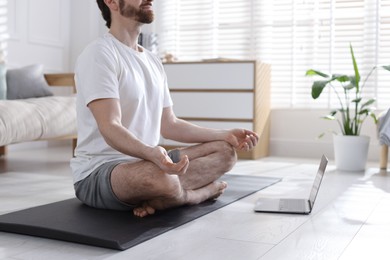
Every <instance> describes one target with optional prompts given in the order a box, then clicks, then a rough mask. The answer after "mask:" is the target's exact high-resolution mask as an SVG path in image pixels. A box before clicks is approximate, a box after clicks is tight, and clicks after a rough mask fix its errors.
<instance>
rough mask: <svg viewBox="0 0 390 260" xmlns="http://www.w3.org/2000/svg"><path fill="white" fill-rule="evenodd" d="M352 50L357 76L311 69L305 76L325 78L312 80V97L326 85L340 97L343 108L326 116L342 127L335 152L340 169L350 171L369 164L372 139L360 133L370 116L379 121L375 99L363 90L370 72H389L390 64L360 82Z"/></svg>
mask: <svg viewBox="0 0 390 260" xmlns="http://www.w3.org/2000/svg"><path fill="white" fill-rule="evenodd" d="M349 49H350V53H351V57H352V65H353V69H354V75H346V74H332V75H328V74H326V73H323V72H320V71H317V70H313V69H310V70H308V71H307V72H306V76H318V77H321V78H323V79H321V80H316V81H314V82H313V85H312V89H311V90H312V91H311V95H312V98H313V99H317V98H319V97H320V95H321V93H322V92H323V90H324V88H325V87H330V88H331V89H332V90H333V92H334V93H335V94H336V96H337V98H338V101H339V104H340V107H339V108H338V109H335V110H332V111H331V112H330V114H329V115H326V116H324V117H323V118H324V119H328V120H336V121H337V122H338V124H339V127H340V129H341V135H336V134H335V135H334V152H335V160H336V166H337V168H338V169H340V170H347V171H362V170H364V169H365V166H366V161H367V154H368V146H369V142H370V139H369V137H368V136H360V131H361V128H362V125H363V123H364V121H365V120H366V118H367V117H371V118H373V119H374V122H375V123H377V117H376V115H375V113H374V110H375V108H374V107H373V106H372V105H373V104H374V103H375V99H374V98H369V99H364V98H363V96H362V93H363V90H364V87H365V84H366V82H367V80H368V78H369V77H370V76H371V74H372V73H373V72H374V71H375V70H376V69H377V68H383V69H385V70H388V71H390V65H387V66H374V67H373V68H372V69H371V70H370V72H369V73H368V75H367V76H366V78H365V79H364V81H363V83H362V84H361V76H360V73H359V69H358V66H357V63H356V59H355V55H354V52H353V48H352V45H351V44H350V46H349ZM335 83H336V84H337V85H335Z"/></svg>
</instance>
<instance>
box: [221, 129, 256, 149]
mask: <svg viewBox="0 0 390 260" xmlns="http://www.w3.org/2000/svg"><path fill="white" fill-rule="evenodd" d="M226 141H227V142H228V143H230V144H231V145H232V146H233V147H234V148H236V149H237V150H241V151H250V150H252V149H253V147H255V146H256V145H257V143H258V142H259V136H258V135H257V134H256V133H255V132H253V131H249V130H246V129H232V130H230V131H228V133H227V136H226Z"/></svg>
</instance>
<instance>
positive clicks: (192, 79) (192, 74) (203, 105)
mask: <svg viewBox="0 0 390 260" xmlns="http://www.w3.org/2000/svg"><path fill="white" fill-rule="evenodd" d="M164 68H165V71H166V73H167V77H168V85H169V88H170V91H171V96H172V99H173V103H174V105H173V109H174V111H175V114H176V115H177V116H178V117H180V118H182V119H185V120H187V121H190V122H193V123H195V124H197V125H200V126H205V127H210V128H219V129H221V128H222V129H231V128H237V127H239V128H246V129H250V130H254V131H256V132H257V133H258V134H259V136H260V142H259V145H258V146H257V147H256V148H255V149H254V150H253V151H251V152H240V153H239V157H240V158H247V159H256V158H259V157H264V156H267V155H268V145H269V127H270V123H269V120H270V66H269V65H267V64H264V63H261V62H256V61H228V62H225V61H224V62H175V63H165V64H164ZM161 144H162V145H164V146H166V147H174V146H182V145H185V144H182V143H178V142H173V141H171V140H164V139H162V140H161Z"/></svg>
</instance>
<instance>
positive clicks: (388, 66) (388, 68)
mask: <svg viewBox="0 0 390 260" xmlns="http://www.w3.org/2000/svg"><path fill="white" fill-rule="evenodd" d="M382 68H384V69H385V70H388V71H390V65H386V66H382Z"/></svg>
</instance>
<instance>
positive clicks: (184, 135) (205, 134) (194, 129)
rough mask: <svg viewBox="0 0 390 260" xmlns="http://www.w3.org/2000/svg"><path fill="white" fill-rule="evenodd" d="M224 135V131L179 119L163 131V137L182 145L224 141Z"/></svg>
mask: <svg viewBox="0 0 390 260" xmlns="http://www.w3.org/2000/svg"><path fill="white" fill-rule="evenodd" d="M226 133H227V131H226V130H217V129H211V128H206V127H201V126H197V125H194V124H192V123H190V122H187V121H184V120H181V119H176V120H175V123H174V125H173V126H170V127H169V128H168V129H164V131H163V137H164V138H167V139H171V140H174V141H178V142H183V143H204V142H211V141H218V140H224V139H225V136H226Z"/></svg>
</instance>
